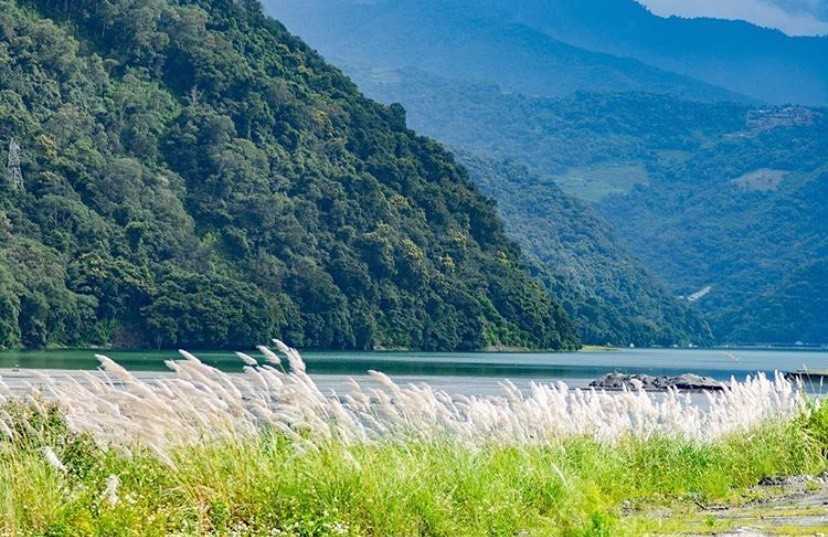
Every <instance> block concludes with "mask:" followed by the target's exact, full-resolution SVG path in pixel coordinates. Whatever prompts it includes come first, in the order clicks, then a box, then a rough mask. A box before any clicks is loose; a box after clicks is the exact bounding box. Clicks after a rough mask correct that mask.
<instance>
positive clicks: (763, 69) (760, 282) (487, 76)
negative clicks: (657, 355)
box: [268, 0, 828, 343]
mask: <svg viewBox="0 0 828 537" xmlns="http://www.w3.org/2000/svg"><path fill="white" fill-rule="evenodd" d="M268 7H269V9H270V11H271V12H272V13H274V14H275V15H277V16H279V17H280V18H282V19H284V20H286V21H287V23H288V26H289V28H290V29H292V30H293V31H297V32H299V33H300V34H301V35H303V36H305V37H307V39H308V41H309V42H310V44H311V45H312V46H316V47H319V48H320V50H321V51H322V52H323V53H325V54H326V55H328V56H329V57H330V58H331V59H333V61H335V62H337V63H338V64H339V65H340V66H341V67H343V68H344V69H345V70H346V71H347V72H348V73H349V74H351V76H353V77H354V78H355V80H356V81H357V83H358V85H359V86H360V87H361V88H362V89H363V91H365V92H367V93H368V94H369V95H370V96H372V97H374V98H377V99H379V100H382V101H384V102H389V103H390V102H400V103H402V104H403V105H404V106H405V107H406V109H407V110H408V122H409V124H410V125H411V126H412V127H414V128H415V129H417V130H420V131H422V132H424V133H426V134H429V135H432V136H434V137H436V138H437V139H439V140H441V141H444V142H446V143H448V144H449V145H451V146H453V147H455V148H457V149H458V150H461V154H463V155H465V157H464V161H465V162H466V163H467V164H468V165H469V166H470V167H471V169H472V170H474V173H473V174H472V175H473V178H474V179H475V180H476V181H477V182H478V184H479V185H480V186H481V187H482V188H483V189H484V190H485V191H487V192H488V193H489V194H491V195H493V196H494V197H495V198H496V199H497V200H498V202H499V206H500V210H501V214H502V215H503V216H504V218H505V219H506V221H507V229H511V230H513V232H514V234H515V236H516V237H517V238H518V239H519V240H522V242H523V244H524V246H525V247H526V248H527V250H528V251H529V252H530V254H531V255H533V256H535V259H539V258H542V259H546V266H547V268H551V272H552V273H554V274H557V275H558V276H559V277H558V279H557V280H556V281H559V282H564V281H566V278H565V277H562V275H563V274H565V273H566V272H567V271H569V273H570V274H572V273H574V272H579V273H580V276H579V278H581V280H580V281H584V278H587V279H588V278H589V277H590V275H591V276H592V277H593V278H594V277H595V275H597V274H604V276H606V275H607V274H609V273H608V272H607V270H606V267H607V266H613V267H616V268H617V267H618V266H626V267H627V268H629V270H626V271H625V270H620V271H619V270H615V271H614V274H615V275H616V278H615V279H614V280H607V279H606V278H605V277H598V279H597V280H595V279H593V281H601V280H602V278H603V281H613V282H614V284H613V285H609V286H608V285H604V286H603V287H601V286H595V287H594V288H593V291H595V292H597V293H598V295H600V296H603V297H604V298H606V297H608V296H614V297H615V298H614V299H613V300H614V301H615V303H616V304H624V307H626V308H628V311H644V312H645V313H644V315H643V317H642V319H644V320H647V321H648V322H653V323H654V325H658V323H659V321H657V320H656V318H660V314H651V315H649V317H648V315H647V314H646V310H647V309H648V308H641V307H640V304H641V303H639V306H638V307H636V306H634V304H635V303H636V300H635V296H636V295H639V296H640V295H641V293H640V291H630V292H627V293H621V294H617V293H614V292H613V290H618V289H627V290H633V289H636V287H635V286H633V285H630V282H631V281H633V279H632V277H631V275H632V274H638V273H642V274H643V273H650V272H652V273H653V274H654V275H655V278H654V279H653V280H651V281H650V283H649V284H648V285H649V286H650V288H651V289H656V290H657V289H659V288H662V287H663V288H667V289H670V294H669V295H668V294H664V295H658V292H657V291H655V293H656V295H657V296H662V299H661V300H662V301H661V303H662V304H669V303H670V302H669V300H670V299H672V298H675V297H685V298H683V299H681V300H685V301H686V300H687V299H686V297H692V303H691V304H689V305H690V306H691V307H692V308H693V309H695V310H696V311H697V312H699V313H700V314H701V315H703V316H704V317H705V318H706V319H707V320H708V321H709V322H710V323H711V324H712V327H713V329H714V335H715V337H716V338H717V340H718V341H720V342H739V343H757V342H763V343H767V342H792V341H796V340H804V341H812V342H813V341H824V340H825V339H826V336H825V335H823V334H826V333H828V308H826V307H824V306H825V304H824V301H822V299H821V298H820V297H821V296H825V294H826V293H825V291H826V290H825V289H824V288H825V285H826V280H825V279H824V278H823V276H824V270H823V268H820V267H823V264H824V263H823V260H824V259H825V254H826V250H825V248H826V244H828V242H827V241H826V237H828V228H827V227H826V224H825V222H828V218H826V215H825V209H824V207H825V206H826V201H828V196H826V192H825V190H826V182H828V176H826V174H825V169H826V164H828V147H826V142H825V140H827V139H828V137H826V133H828V128H827V127H826V119H825V118H826V112H825V110H823V109H821V108H810V107H806V106H784V105H774V106H769V105H768V104H763V103H762V102H763V101H764V102H765V103H786V102H794V103H805V104H814V103H817V104H819V103H824V102H825V101H826V73H828V70H826V67H825V65H826V58H828V54H825V52H824V51H825V46H826V42H828V41H826V39H825V38H799V37H797V38H793V37H789V36H787V35H785V34H783V33H781V32H779V31H776V30H769V29H765V28H759V27H757V26H753V25H751V24H748V23H745V22H739V21H723V20H712V19H690V20H688V19H680V18H675V17H672V18H662V17H657V16H655V15H653V14H651V13H650V12H649V11H647V10H646V9H645V8H643V7H642V6H641V5H639V4H638V3H636V2H632V1H628V2H627V1H609V0H606V1H605V0H589V1H583V0H579V1H575V0H572V1H569V0H547V1H541V0H528V1H524V2H519V3H511V2H505V1H500V0H484V1H477V2H471V1H463V0H445V1H435V2H417V3H414V2H408V1H406V0H401V1H393V2H392V1H377V2H370V3H366V2H362V3H354V2H348V1H345V0H341V1H337V0H332V1H323V0H316V1H310V2H301V3H299V2H293V0H272V1H270V2H268ZM323 13H325V14H327V15H326V16H323V15H322V14H323ZM334 14H335V15H336V16H334ZM518 34H519V35H520V36H522V38H520V39H518V38H515V36H516V35H518ZM527 36H532V38H531V39H530V38H529V37H527ZM541 42H542V43H544V44H545V45H544V46H536V45H537V43H541ZM552 43H554V44H555V46H552V45H551V44H552ZM530 66H531V67H530ZM645 73H646V75H647V76H644V74H645ZM648 77H655V78H657V79H658V81H657V82H651V79H650V78H648ZM619 80H621V81H622V82H619ZM699 84H701V85H699ZM717 88H718V89H717ZM492 159H493V160H492ZM481 161H482V162H494V163H495V164H489V165H483V166H481V165H479V164H478V162H481ZM504 161H505V162H509V163H510V164H508V165H504V164H503V162H504ZM497 163H500V164H497ZM521 167H523V168H525V171H524V172H520V171H516V170H520V169H521ZM504 169H506V170H510V171H509V173H506V174H504V173H503V171H504ZM510 177H511V178H510ZM515 177H520V180H519V181H518V183H519V184H520V185H521V186H520V188H515V186H514V185H515V179H514V178H515ZM557 187H560V188H562V189H563V190H564V191H565V192H567V193H569V194H570V195H573V196H576V197H579V198H581V199H583V200H584V201H586V202H588V203H589V204H592V206H593V208H594V211H595V214H592V213H591V212H590V211H569V212H567V214H566V216H565V217H564V216H562V215H563V214H564V212H563V211H561V210H560V208H561V207H562V206H564V205H566V204H562V203H560V202H557V205H556V206H557V207H558V210H553V209H549V214H548V216H547V219H546V228H545V234H544V232H543V231H536V230H537V229H538V228H540V227H542V226H543V219H542V218H539V217H538V214H537V211H536V210H535V209H536V208H537V206H538V203H539V200H540V199H543V198H542V197H540V196H539V193H547V192H548V193H549V196H551V197H552V198H555V199H557V200H559V201H560V200H562V199H564V198H561V197H560V195H559V194H555V189H556V188H557ZM549 196H547V197H549ZM536 200H537V201H538V203H534V204H533V201H536ZM544 203H546V205H543V206H544V207H547V208H549V207H551V205H550V204H549V202H548V200H547V201H545V202H544ZM561 218H566V219H568V222H569V224H571V225H575V227H576V228H578V227H580V229H582V230H583V229H593V230H595V229H599V228H600V226H599V227H598V228H596V227H595V226H591V225H589V224H587V221H588V220H589V219H592V218H598V219H599V220H600V219H601V218H604V219H606V220H607V221H608V222H609V225H608V226H606V227H605V228H603V229H604V230H605V231H604V232H603V233H602V234H601V237H602V238H601V239H599V238H598V236H597V235H596V234H595V233H589V234H581V235H580V236H579V238H577V239H575V240H564V241H560V240H557V239H556V238H555V237H558V234H559V233H560V229H561V228H560V224H559V222H560V219H561ZM529 221H531V222H532V227H531V229H532V230H533V232H532V233H531V234H527V233H525V229H526V227H525V226H526V222H529ZM593 221H594V220H593ZM521 230H523V231H521ZM539 235H544V236H543V237H542V238H539ZM550 237H551V238H552V239H553V240H550ZM569 237H570V238H571V237H572V235H571V234H569ZM615 237H617V239H616V238H615ZM530 239H531V240H530ZM601 240H607V241H611V242H612V243H613V244H614V246H613V250H614V251H616V252H622V251H624V249H625V248H626V249H627V252H626V253H624V254H621V255H623V256H628V258H629V259H633V260H635V259H636V258H637V261H633V263H632V264H627V265H624V264H622V263H619V262H618V261H617V259H618V258H615V261H610V262H609V263H607V261H608V260H612V259H613V258H612V256H609V257H607V256H606V255H604V254H606V250H603V253H601V252H602V250H601V249H600V248H594V247H590V248H583V245H584V244H593V245H594V244H596V243H597V242H599V241H601ZM530 243H531V244H530ZM576 245H580V246H581V248H578V247H577V246H576ZM538 248H540V252H541V255H540V257H538V256H537V254H538V251H539V250H538ZM544 248H545V249H546V254H547V255H545V256H544V255H543V249H544ZM630 253H632V254H633V255H632V256H630ZM567 256H569V260H568V261H567ZM576 258H577V259H578V260H579V261H580V262H575V261H573V260H574V259H576ZM584 259H589V261H586V262H585V261H584ZM636 263H640V264H641V266H643V267H646V268H641V269H640V270H639V269H638V268H636V267H637V265H636ZM574 267H578V269H577V270H576V269H574ZM601 267H604V269H602V268H601ZM659 279H660V280H661V282H659V281H658V280H659ZM572 281H578V280H570V282H572ZM639 281H641V280H639ZM547 284H548V285H549V286H550V287H554V284H551V283H549V280H547ZM708 288H709V289H708ZM700 291H701V292H700ZM555 292H557V293H558V294H559V295H560V296H567V292H566V291H564V290H563V289H561V288H558V289H557V290H556V291H555ZM670 295H672V298H671V296H670ZM654 296H655V295H654ZM665 297H666V298H667V302H665V301H664V299H665ZM564 302H565V303H566V302H567V301H566V300H564ZM645 302H646V301H645ZM569 303H570V306H571V304H572V303H571V302H569ZM598 309H599V310H600V308H598ZM649 309H650V311H654V308H652V307H650V308H649ZM570 311H571V312H572V313H573V315H575V316H576V318H578V317H579V314H578V313H577V312H576V308H574V307H570ZM602 311H603V312H604V313H606V312H608V311H609V310H608V309H606V308H604V309H603V310H602ZM662 311H664V310H662ZM668 317H669V316H668ZM593 318H594V319H598V318H599V317H598V316H594V317H593ZM583 320H584V318H583V317H582V316H581V321H582V322H583ZM582 330H583V328H582Z"/></svg>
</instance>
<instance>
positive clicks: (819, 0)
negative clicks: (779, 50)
mask: <svg viewBox="0 0 828 537" xmlns="http://www.w3.org/2000/svg"><path fill="white" fill-rule="evenodd" d="M639 2H641V3H642V4H644V5H645V6H647V7H648V8H649V9H650V11H652V12H653V13H655V14H656V15H661V16H664V17H666V16H669V15H678V16H681V17H714V18H719V19H736V20H746V21H748V22H752V23H754V24H757V25H759V26H766V27H769V28H778V29H780V30H782V31H783V32H785V33H787V34H789V35H826V34H828V21H826V20H821V18H820V16H819V15H822V14H825V13H826V11H828V9H826V2H825V1H824V0H639Z"/></svg>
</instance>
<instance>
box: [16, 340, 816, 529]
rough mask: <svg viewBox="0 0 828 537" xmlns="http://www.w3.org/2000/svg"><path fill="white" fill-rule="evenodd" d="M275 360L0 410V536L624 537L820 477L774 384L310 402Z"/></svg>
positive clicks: (812, 452) (57, 393) (300, 378)
mask: <svg viewBox="0 0 828 537" xmlns="http://www.w3.org/2000/svg"><path fill="white" fill-rule="evenodd" d="M277 345H278V347H279V349H280V354H276V353H274V352H272V351H270V350H269V349H266V348H260V349H261V352H262V354H261V355H259V356H257V357H256V358H254V357H251V356H246V355H240V358H241V359H242V360H243V361H244V362H245V363H246V364H247V367H246V370H245V373H244V374H243V375H241V376H234V375H228V374H224V373H221V372H218V371H216V370H214V369H212V368H210V367H207V366H205V365H204V364H202V363H200V362H199V361H198V359H197V358H196V357H194V356H192V355H189V354H187V353H185V359H184V360H181V361H176V362H171V363H170V364H169V365H170V367H171V368H172V369H173V371H174V373H175V374H174V376H173V377H170V378H164V379H159V380H157V381H153V382H142V381H139V380H137V379H135V378H134V377H132V376H131V375H130V374H129V373H128V372H127V371H125V370H123V369H121V368H120V367H119V366H118V365H117V364H115V363H114V362H112V361H110V360H108V359H106V358H104V357H101V361H102V364H103V369H104V371H105V373H104V375H103V376H102V377H101V376H94V375H91V374H90V375H89V376H88V377H87V378H86V379H84V380H83V381H82V382H80V383H72V382H69V383H65V382H60V379H57V378H54V377H51V378H46V379H43V383H44V384H43V394H44V396H43V398H41V397H38V395H37V393H30V394H28V395H29V396H30V397H29V398H28V402H27V403H23V402H19V401H18V400H16V399H7V400H6V401H5V402H0V514H1V515H2V516H0V533H2V534H8V535H78V534H84V535H86V534H93V535H132V534H136V533H140V534H141V535H159V536H160V535H171V534H174V535H228V534H232V535H251V536H252V535H291V536H328V535H353V536H368V535H371V536H396V535H423V536H425V535H446V536H448V535H468V536H477V535H484V534H503V535H516V534H520V533H521V532H523V533H525V534H527V535H567V536H586V535H595V536H603V535H639V534H641V533H642V532H644V531H646V530H647V529H648V526H647V524H648V522H647V520H646V519H645V518H635V519H630V518H625V517H624V511H622V504H623V506H624V509H625V510H626V512H629V511H630V510H635V509H639V508H647V507H658V506H662V507H664V506H671V505H677V504H678V505H685V506H686V505H695V504H703V503H707V502H713V501H726V502H729V501H738V498H739V495H740V494H741V493H743V492H744V491H745V489H746V488H747V487H749V486H751V485H755V484H756V483H757V482H758V481H759V480H760V479H762V478H763V477H767V476H770V475H788V474H803V473H817V472H820V471H822V470H824V469H825V468H826V465H827V464H828V460H826V458H825V453H826V448H828V405H825V404H823V405H822V406H819V405H818V404H816V403H813V402H808V401H806V400H805V399H804V398H803V396H802V395H801V394H800V392H799V391H798V389H797V387H796V386H795V385H792V384H791V383H789V382H787V381H785V380H784V379H782V378H776V379H774V380H768V379H765V378H764V377H758V378H755V379H753V380H749V381H748V382H746V383H744V384H740V383H736V382H733V383H731V384H730V385H729V389H728V390H726V391H725V392H723V393H720V394H716V395H711V396H710V398H709V407H708V408H707V409H704V408H701V407H698V406H694V405H693V404H691V403H690V402H689V401H688V400H686V399H685V396H683V395H679V394H677V393H676V392H671V393H669V394H667V396H666V397H665V398H664V399H656V398H653V397H651V396H649V395H647V394H645V393H631V392H628V393H621V394H615V395H613V394H606V393H598V392H580V391H574V392H572V391H569V390H567V389H566V387H565V386H560V385H558V386H549V385H541V384H538V385H534V386H533V387H532V389H531V391H530V393H527V394H522V393H520V392H518V391H517V390H515V389H514V388H512V387H510V386H508V385H506V386H504V394H503V396H502V397H485V398H463V397H451V396H449V395H448V394H445V393H440V392H434V391H432V390H431V389H430V388H428V387H426V386H412V387H402V386H398V385H396V384H394V383H393V382H392V381H391V380H390V379H388V378H387V377H385V376H384V375H382V374H380V373H375V375H374V376H375V379H376V380H377V381H378V387H377V388H369V387H360V386H359V385H354V387H353V389H352V390H351V391H350V393H345V394H330V395H323V394H321V393H319V390H318V389H317V388H316V386H315V384H314V383H313V381H312V379H310V377H308V376H307V375H306V374H305V373H304V365H303V362H302V360H301V357H300V356H299V355H298V353H296V351H294V350H293V349H289V348H287V347H285V346H284V345H281V344H280V343H278V342H277ZM283 360H285V361H286V363H285V364H284V367H283V364H282V361H283ZM259 362H263V363H259ZM0 393H3V392H2V391H0ZM47 394H48V395H47ZM5 397H6V398H8V397H9V394H8V393H7V392H6V395H5ZM650 523H652V521H651V522H650ZM649 528H650V529H652V526H649ZM713 529H714V530H715V527H714V528H713Z"/></svg>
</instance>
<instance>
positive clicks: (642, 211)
mask: <svg viewBox="0 0 828 537" xmlns="http://www.w3.org/2000/svg"><path fill="white" fill-rule="evenodd" d="M734 113H735V114H737V115H739V116H741V117H743V118H745V123H744V125H743V126H742V128H741V129H739V130H737V131H734V132H732V133H728V134H725V135H722V136H717V137H712V138H710V139H708V140H705V141H704V143H703V145H702V146H701V147H700V148H699V149H697V150H695V151H693V152H691V153H685V154H684V155H682V156H681V158H677V159H675V160H673V161H672V162H671V163H669V164H668V163H663V164H656V165H653V166H650V167H648V177H649V179H648V182H647V183H646V184H641V185H638V186H636V187H635V188H633V189H632V190H631V191H630V192H629V193H627V194H625V195H622V196H611V197H608V198H606V199H605V200H604V201H603V202H602V203H601V206H600V208H601V211H602V213H603V214H604V215H605V216H606V217H607V218H608V219H609V220H610V221H611V222H612V223H614V224H615V226H616V229H617V230H618V233H619V234H620V235H621V236H622V237H624V238H625V239H626V240H627V242H628V244H630V246H631V248H632V249H633V250H634V251H636V252H637V253H638V254H639V255H640V256H641V257H642V259H645V260H647V261H648V266H649V267H650V268H652V269H653V270H654V271H655V272H656V273H658V274H660V275H662V276H663V277H664V278H665V279H667V281H669V282H672V284H673V288H674V289H675V290H676V292H680V293H682V294H688V295H689V294H691V293H694V292H698V291H702V295H703V296H702V297H701V298H700V299H699V301H698V304H699V306H700V307H702V308H703V310H704V311H706V312H707V316H708V318H709V320H710V322H711V324H712V325H713V328H714V331H715V333H716V335H717V337H718V338H719V339H720V340H721V341H725V342H732V343H793V342H795V341H804V342H809V343H825V342H826V341H828V335H826V334H828V308H826V307H825V305H826V304H825V296H826V295H825V291H826V290H827V289H826V284H827V283H828V280H826V279H825V274H826V273H825V259H826V254H828V224H826V223H828V110H826V109H804V108H795V107H782V108H769V109H758V110H751V111H750V112H749V113H748V114H747V115H746V116H745V115H742V114H741V111H738V110H736V111H734ZM664 150H667V151H669V150H670V149H668V148H665V149H664Z"/></svg>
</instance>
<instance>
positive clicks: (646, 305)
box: [460, 152, 713, 347]
mask: <svg viewBox="0 0 828 537" xmlns="http://www.w3.org/2000/svg"><path fill="white" fill-rule="evenodd" d="M460 155H461V156H460V159H461V161H462V162H464V164H465V165H466V167H467V168H468V169H469V171H470V172H471V175H472V178H473V179H474V180H475V182H476V183H477V184H478V185H479V186H480V188H481V190H483V192H485V193H487V194H489V195H490V196H492V197H493V198H495V199H496V200H498V210H499V212H500V214H501V215H502V216H503V219H504V221H505V222H506V229H507V231H508V233H509V234H510V235H511V236H512V237H513V238H514V239H515V240H516V241H517V242H518V243H520V245H521V246H522V247H523V250H524V251H525V252H526V253H527V255H528V257H529V260H530V262H531V263H532V267H533V269H534V272H535V274H537V276H538V277H539V278H540V280H541V281H542V282H544V284H545V285H546V286H547V288H548V289H549V290H550V291H551V292H552V294H553V295H554V296H555V297H556V298H558V300H560V301H561V302H562V304H563V306H564V308H565V309H566V311H567V312H568V313H569V314H570V315H571V317H572V318H573V319H574V320H575V321H576V325H577V327H578V331H579V335H580V337H581V339H582V340H583V341H588V342H593V343H605V344H610V345H623V346H627V345H630V344H634V345H636V346H639V347H641V346H648V347H652V346H670V345H682V346H687V345H708V344H710V343H711V342H712V341H713V337H712V334H711V332H710V328H709V327H708V325H707V323H705V322H704V321H703V320H702V319H701V318H700V317H699V315H697V314H696V312H694V311H693V309H692V308H691V307H690V306H689V304H687V303H686V302H685V301H682V300H679V299H677V298H675V297H674V296H673V295H672V294H671V293H670V292H669V291H668V290H667V288H666V287H665V286H664V285H663V284H662V283H661V282H660V281H659V280H658V279H657V278H656V277H655V276H654V275H652V274H651V273H650V272H649V271H648V270H647V269H645V268H644V266H643V264H642V263H641V262H640V261H639V260H638V259H636V258H634V257H633V256H631V255H630V254H629V253H628V252H627V250H626V249H624V248H623V247H622V246H621V245H620V243H619V241H618V240H617V239H616V237H615V234H614V232H613V230H612V229H611V228H610V226H609V224H607V223H606V221H605V220H604V219H603V218H601V216H600V215H598V214H597V213H596V212H595V211H593V209H592V208H591V207H590V206H589V205H587V204H586V203H583V202H581V201H579V200H577V199H575V198H573V197H571V196H568V195H567V194H565V193H564V192H563V191H561V189H560V188H559V187H558V186H557V184H556V183H555V182H554V181H552V180H549V179H543V178H541V177H538V176H536V175H534V174H532V173H531V172H530V171H529V170H528V169H527V168H526V167H525V166H523V165H521V164H518V163H517V162H515V161H514V160H506V161H492V160H486V159H483V158H481V157H475V156H472V155H471V154H468V153H462V152H461V153H460Z"/></svg>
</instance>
